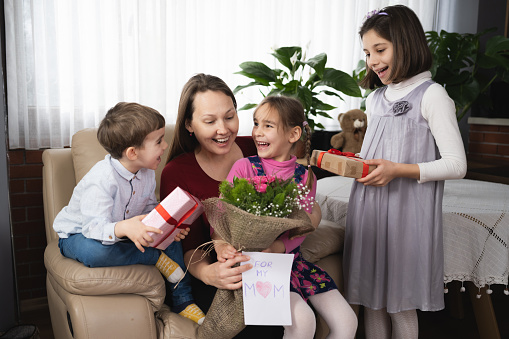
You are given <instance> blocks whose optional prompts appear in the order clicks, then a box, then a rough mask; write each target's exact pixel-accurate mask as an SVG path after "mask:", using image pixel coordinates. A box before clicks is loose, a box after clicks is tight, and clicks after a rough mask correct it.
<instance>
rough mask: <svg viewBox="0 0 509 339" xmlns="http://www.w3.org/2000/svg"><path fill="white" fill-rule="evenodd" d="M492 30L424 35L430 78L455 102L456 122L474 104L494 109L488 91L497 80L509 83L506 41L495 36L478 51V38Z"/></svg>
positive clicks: (508, 46) (430, 32) (501, 37)
mask: <svg viewBox="0 0 509 339" xmlns="http://www.w3.org/2000/svg"><path fill="white" fill-rule="evenodd" d="M493 30H494V29H489V30H485V31H483V32H480V33H476V34H470V33H466V34H459V33H449V32H446V31H443V30H442V31H441V32H440V33H438V32H436V31H428V32H426V38H427V40H428V44H429V47H430V49H431V53H432V54H433V66H432V67H431V69H430V71H431V74H432V78H433V80H434V81H436V82H438V83H439V84H441V85H443V86H444V87H445V89H446V90H447V93H448V94H449V96H450V97H451V98H452V99H453V100H454V103H455V105H456V117H457V119H458V121H460V120H461V119H462V118H463V117H464V116H465V114H466V113H467V112H468V110H469V109H470V108H471V107H472V105H473V104H478V105H479V106H481V107H482V106H484V107H492V106H493V102H492V98H491V97H490V95H489V89H490V86H492V85H493V83H494V82H495V81H496V80H497V81H502V82H506V83H509V39H508V38H506V37H504V36H501V35H496V36H493V37H491V38H490V39H489V40H488V41H487V42H486V45H485V46H484V49H482V48H481V44H480V38H481V37H482V36H483V35H485V34H487V33H489V32H491V31H493Z"/></svg>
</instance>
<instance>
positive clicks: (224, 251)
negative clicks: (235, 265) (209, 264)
mask: <svg viewBox="0 0 509 339" xmlns="http://www.w3.org/2000/svg"><path fill="white" fill-rule="evenodd" d="M214 249H215V250H216V253H217V260H218V261H219V262H222V263H224V262H226V260H228V259H233V258H235V257H236V256H238V255H240V252H238V251H237V250H236V249H235V247H233V246H232V245H230V244H227V243H217V242H216V243H214Z"/></svg>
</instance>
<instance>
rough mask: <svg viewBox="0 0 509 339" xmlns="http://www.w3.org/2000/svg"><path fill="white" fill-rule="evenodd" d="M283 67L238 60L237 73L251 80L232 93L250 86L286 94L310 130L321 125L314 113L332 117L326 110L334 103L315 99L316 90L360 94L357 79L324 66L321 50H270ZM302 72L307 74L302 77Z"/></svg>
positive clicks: (330, 108) (284, 48)
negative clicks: (305, 53)
mask: <svg viewBox="0 0 509 339" xmlns="http://www.w3.org/2000/svg"><path fill="white" fill-rule="evenodd" d="M272 55H273V56H274V58H276V59H277V60H278V61H279V63H280V64H281V66H283V69H278V68H275V69H271V68H269V67H268V66H266V65H265V64H263V63H261V62H255V61H247V62H243V63H241V64H240V68H241V69H242V70H241V71H239V72H236V74H241V75H243V76H245V77H248V78H250V79H252V82H250V83H248V84H246V85H242V86H237V87H236V88H235V89H234V91H233V92H234V93H237V92H239V91H241V90H243V89H244V88H248V87H251V86H262V87H266V88H267V91H268V92H267V93H263V92H262V95H263V97H265V96H268V95H278V94H280V95H286V96H291V97H295V98H297V99H299V100H300V102H301V103H302V105H303V106H304V112H305V113H306V118H307V120H308V123H309V126H310V127H311V130H314V128H315V127H318V128H322V129H323V128H324V127H323V125H322V124H320V123H315V120H314V119H313V118H314V117H316V116H318V115H320V116H324V117H327V118H330V119H332V117H331V116H330V115H329V114H328V113H327V112H328V111H331V110H333V109H334V108H336V107H334V106H332V105H329V104H326V103H325V102H323V101H321V100H320V99H318V96H319V95H320V94H324V95H327V96H335V97H338V98H340V99H341V100H343V98H342V97H341V95H340V93H343V94H345V95H348V96H353V97H360V96H361V92H360V89H359V86H358V85H357V82H356V81H355V80H354V79H353V78H352V77H351V76H350V75H348V74H347V73H345V72H342V71H340V70H337V69H334V68H327V67H325V65H326V63H327V54H325V53H321V54H318V55H316V56H314V57H313V58H311V59H308V60H305V57H304V56H303V53H302V48H301V47H281V48H278V49H277V50H275V51H274V53H272ZM304 75H308V76H306V77H305V78H304ZM255 106H256V104H247V105H245V106H243V107H242V108H240V109H239V110H246V109H251V108H253V107H255Z"/></svg>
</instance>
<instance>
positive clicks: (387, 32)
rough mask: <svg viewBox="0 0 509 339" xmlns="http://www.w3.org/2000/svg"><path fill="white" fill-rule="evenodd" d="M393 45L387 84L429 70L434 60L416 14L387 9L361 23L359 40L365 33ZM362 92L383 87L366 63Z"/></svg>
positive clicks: (399, 8)
mask: <svg viewBox="0 0 509 339" xmlns="http://www.w3.org/2000/svg"><path fill="white" fill-rule="evenodd" d="M370 30H374V31H375V32H376V34H378V35H379V36H380V37H382V38H384V39H385V40H388V41H390V42H392V45H393V62H392V70H391V74H390V75H389V80H390V81H392V82H393V83H398V82H401V81H403V80H405V79H408V78H410V77H413V76H414V75H417V74H419V73H422V72H424V71H427V70H429V69H430V68H431V64H432V62H433V57H432V55H431V51H430V49H429V47H428V43H427V41H426V35H425V33H424V29H423V28H422V25H421V22H420V21H419V18H418V17H417V15H415V13H414V12H413V11H412V10H411V9H410V8H408V7H406V6H403V5H395V6H388V7H385V8H384V9H382V10H380V11H379V12H377V13H376V14H373V15H372V16H370V17H369V18H367V19H366V21H364V23H363V24H362V27H361V28H360V30H359V35H360V37H361V39H362V37H363V36H364V34H366V33H367V32H368V31H370ZM360 85H361V86H362V87H363V88H370V89H373V88H375V87H381V86H383V85H384V84H383V83H382V81H380V78H379V77H378V76H377V75H376V73H375V72H373V70H372V69H370V68H369V67H368V65H367V62H366V76H365V77H364V78H363V79H362V80H361V82H360Z"/></svg>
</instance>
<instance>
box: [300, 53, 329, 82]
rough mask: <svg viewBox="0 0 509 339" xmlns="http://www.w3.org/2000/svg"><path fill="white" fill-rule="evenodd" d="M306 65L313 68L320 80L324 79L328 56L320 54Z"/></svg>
mask: <svg viewBox="0 0 509 339" xmlns="http://www.w3.org/2000/svg"><path fill="white" fill-rule="evenodd" d="M304 63H305V64H307V65H309V67H311V68H313V69H314V70H315V71H316V74H318V76H319V77H320V78H323V71H324V70H325V64H326V63H327V54H325V53H320V54H318V55H316V56H314V57H312V58H311V59H309V60H308V61H306V62H304Z"/></svg>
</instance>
